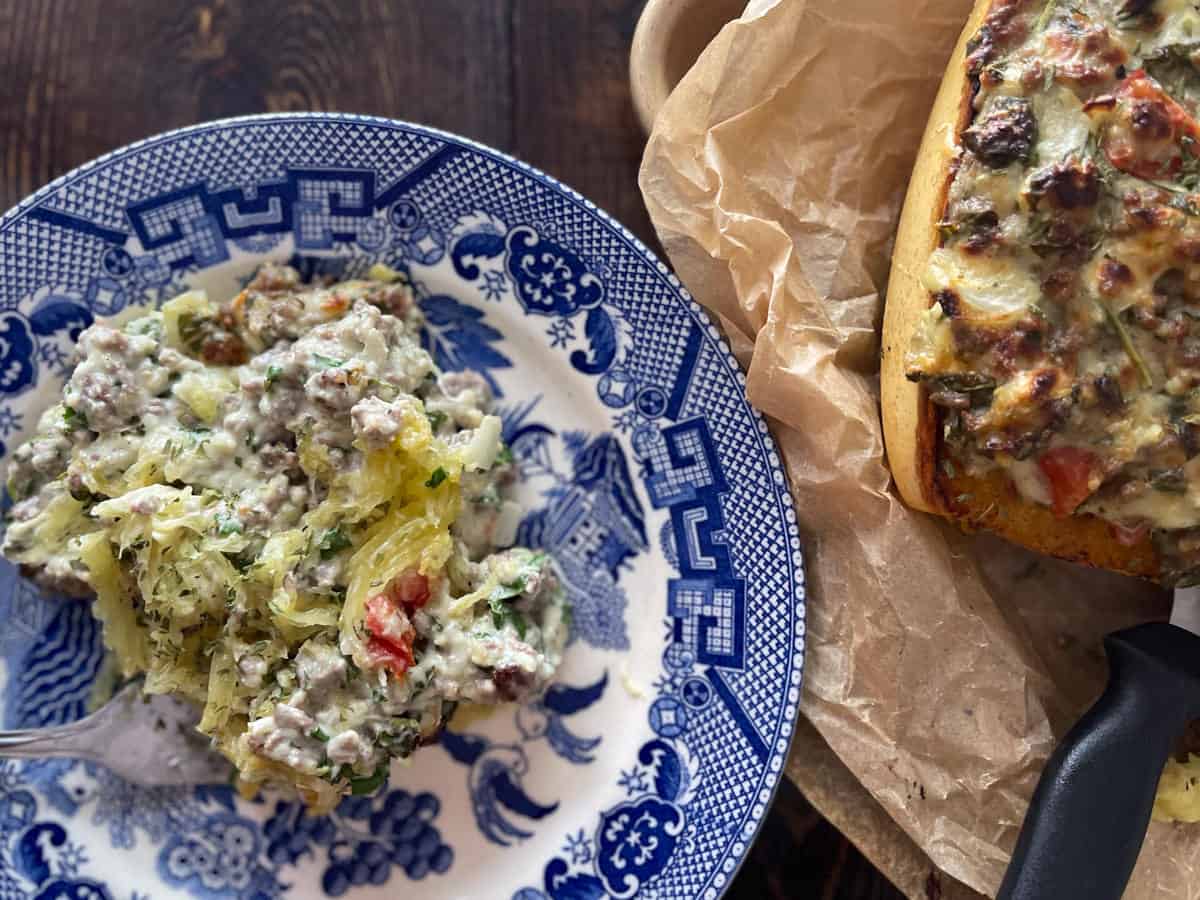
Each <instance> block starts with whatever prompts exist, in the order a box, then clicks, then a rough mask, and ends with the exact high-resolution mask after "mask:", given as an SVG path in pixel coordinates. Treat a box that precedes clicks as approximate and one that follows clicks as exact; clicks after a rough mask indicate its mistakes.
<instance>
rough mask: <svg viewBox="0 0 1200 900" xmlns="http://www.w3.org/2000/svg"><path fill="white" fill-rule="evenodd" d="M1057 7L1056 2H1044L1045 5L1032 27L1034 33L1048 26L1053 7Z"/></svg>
mask: <svg viewBox="0 0 1200 900" xmlns="http://www.w3.org/2000/svg"><path fill="white" fill-rule="evenodd" d="M1057 5H1058V0H1046V5H1045V6H1044V7H1042V12H1041V15H1039V16H1038V18H1037V22H1036V23H1035V24H1034V26H1033V30H1034V31H1042V30H1044V29H1045V27H1046V26H1047V25H1049V24H1050V17H1051V16H1052V15H1053V14H1054V7H1055V6H1057Z"/></svg>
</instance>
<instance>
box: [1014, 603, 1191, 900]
mask: <svg viewBox="0 0 1200 900" xmlns="http://www.w3.org/2000/svg"><path fill="white" fill-rule="evenodd" d="M1104 650H1105V653H1106V654H1107V655H1108V664H1109V677H1108V687H1107V688H1106V689H1105V691H1104V693H1103V695H1101V697H1100V699H1099V700H1097V701H1096V703H1095V705H1094V706H1092V708H1091V709H1089V710H1088V711H1087V713H1085V714H1084V716H1083V718H1082V719H1080V720H1079V722H1077V723H1076V724H1075V726H1074V727H1073V728H1072V729H1071V731H1070V732H1069V733H1068V734H1067V736H1066V737H1065V738H1064V739H1063V741H1062V743H1060V744H1059V745H1058V748H1057V749H1056V750H1055V751H1054V755H1053V756H1051V757H1050V761H1049V762H1048V763H1047V764H1046V768H1045V770H1044V771H1043V772H1042V776H1041V780H1040V781H1039V782H1038V786H1037V790H1036V791H1035V792H1034V795H1033V800H1032V801H1031V802H1030V805H1029V811H1028V813H1027V814H1026V816H1025V824H1024V825H1022V827H1021V833H1020V835H1019V837H1018V838H1017V846H1016V848H1015V849H1014V850H1013V856H1012V862H1011V863H1010V864H1009V867H1008V871H1007V872H1006V873H1005V876H1004V882H1003V883H1002V884H1001V886H1000V893H999V894H997V900H1109V898H1111V900H1119V898H1120V896H1121V894H1122V892H1123V891H1124V890H1125V885H1126V883H1127V882H1128V881H1129V876H1130V874H1131V873H1132V871H1133V864H1134V862H1135V861H1136V860H1137V855H1138V851H1139V850H1140V849H1141V846H1142V841H1143V839H1144V838H1145V836H1146V828H1147V826H1148V825H1149V823H1150V812H1151V809H1152V807H1153V805H1154V794H1155V790H1156V788H1157V786H1158V778H1159V775H1160V774H1162V767H1163V765H1164V763H1165V762H1166V760H1167V756H1168V754H1169V753H1170V752H1171V747H1172V745H1173V743H1174V742H1175V740H1176V739H1177V738H1178V737H1179V735H1180V734H1181V733H1182V732H1183V729H1184V727H1185V726H1186V725H1187V724H1188V722H1189V721H1191V720H1192V719H1194V718H1197V717H1200V637H1197V636H1196V635H1194V634H1192V633H1191V632H1189V631H1185V630H1184V629H1182V628H1177V627H1175V626H1174V625H1168V624H1166V623H1165V622H1159V623H1152V624H1148V625H1139V626H1137V627H1136V628H1130V629H1128V630H1126V631H1120V632H1117V633H1116V634H1112V635H1109V636H1108V637H1107V638H1105V640H1104Z"/></svg>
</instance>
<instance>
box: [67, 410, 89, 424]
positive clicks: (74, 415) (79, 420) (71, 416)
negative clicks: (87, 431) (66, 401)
mask: <svg viewBox="0 0 1200 900" xmlns="http://www.w3.org/2000/svg"><path fill="white" fill-rule="evenodd" d="M63 423H64V424H65V425H66V426H67V427H68V428H87V416H85V415H84V414H83V413H81V412H79V411H78V410H76V409H73V408H72V407H70V406H64V407H63Z"/></svg>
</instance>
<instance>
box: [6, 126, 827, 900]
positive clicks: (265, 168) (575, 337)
mask: <svg viewBox="0 0 1200 900" xmlns="http://www.w3.org/2000/svg"><path fill="white" fill-rule="evenodd" d="M265 259H272V260H281V261H289V262H291V264H292V265H295V266H296V267H297V268H299V269H300V271H301V272H302V273H303V274H304V275H305V276H306V277H314V276H332V277H348V276H353V275H356V274H359V273H362V272H364V271H366V269H367V268H369V267H370V266H371V265H372V264H374V263H376V262H384V263H387V264H388V265H391V266H393V267H395V268H398V269H401V270H403V271H405V272H406V273H407V274H408V276H409V277H410V279H411V280H412V283H413V284H414V287H415V290H416V293H417V300H418V303H419V304H420V306H421V308H422V310H423V311H424V313H425V318H426V323H427V324H426V331H425V334H424V336H423V340H424V342H425V346H426V347H427V348H428V349H429V350H430V352H431V353H432V354H433V356H434V357H435V359H436V360H437V363H438V365H439V366H441V367H442V368H443V369H447V370H456V369H464V368H470V369H475V370H478V371H479V372H481V373H483V374H484V375H485V377H487V379H488V380H489V382H490V383H491V384H492V387H493V388H494V390H495V392H496V395H497V397H498V398H499V399H498V404H499V412H500V414H501V417H502V420H503V423H504V436H505V439H506V441H507V442H508V443H509V445H510V446H511V447H512V449H513V453H514V457H515V459H516V461H517V463H518V464H519V466H520V468H521V472H522V475H523V479H522V481H521V484H520V487H519V494H520V496H519V499H520V500H521V501H522V502H523V504H524V505H525V508H526V510H527V512H526V514H525V516H524V518H523V520H522V521H521V523H520V527H519V536H520V540H521V541H523V542H527V543H529V544H531V545H535V546H539V547H544V548H546V549H548V550H550V551H552V552H553V554H554V555H555V557H556V559H557V560H558V561H559V563H560V567H561V569H562V574H563V578H564V582H565V584H566V586H567V590H568V592H569V593H570V596H571V600H572V603H573V604H574V620H573V624H572V633H571V642H570V645H569V649H568V653H567V658H566V661H565V662H564V665H563V669H562V672H561V673H560V676H559V680H558V682H557V683H556V684H555V685H554V686H553V687H552V688H551V689H550V690H549V691H548V692H547V693H546V695H545V696H544V697H543V698H541V700H539V701H538V702H537V703H534V704H531V705H529V706H526V707H522V708H519V709H502V710H499V711H496V712H494V713H492V714H491V715H489V716H486V717H483V718H478V717H465V718H462V717H460V718H456V719H455V721H454V722H453V723H452V724H451V727H450V728H449V729H448V730H447V732H446V733H445V735H444V736H443V737H442V739H441V741H440V742H439V744H438V745H436V746H432V747H428V748H425V749H423V750H421V751H420V752H419V753H418V755H417V758H416V761H415V764H414V765H412V766H409V767H406V766H401V765H397V766H395V767H394V770H393V772H392V775H391V780H390V784H389V785H388V786H387V787H386V788H385V789H383V790H382V791H380V793H379V794H378V795H376V796H374V797H352V798H347V799H346V800H345V801H344V802H343V803H342V804H341V805H340V806H339V807H338V808H337V809H336V810H335V811H334V812H333V813H331V814H330V815H327V816H322V817H319V818H314V817H309V816H305V815H303V814H302V813H301V810H300V809H299V807H298V806H297V805H296V804H294V803H290V802H287V801H285V800H282V799H280V798H278V797H272V796H264V797H259V798H257V799H255V800H252V801H247V800H243V799H241V798H238V797H236V796H235V795H234V794H233V792H232V791H231V790H230V789H229V788H228V787H224V786H219V785H212V786H198V787H195V788H154V789H150V788H142V787H137V786H134V785H130V784H127V783H125V782H123V781H121V780H120V779H118V778H116V777H115V776H113V775H112V774H111V773H109V772H108V771H106V770H105V769H103V768H102V767H99V766H96V765H95V764H92V763H85V762H79V761H72V760H43V761H36V762H29V763H23V764H16V763H3V762H0V900H28V898H37V900H49V898H63V900H67V898H72V900H73V898H79V900H84V898H88V900H127V898H128V900H150V898H158V897H200V898H238V900H271V898H280V897H288V898H292V897H342V896H357V895H358V892H359V891H360V890H365V891H368V892H369V891H370V889H371V886H379V885H384V884H388V885H395V886H396V888H395V889H396V890H401V891H411V890H413V889H417V890H419V891H420V892H421V894H422V896H433V895H438V896H455V897H480V898H483V897H486V898H492V897H498V896H503V897H513V898H515V900H567V898H572V900H582V898H602V897H619V898H628V897H633V896H638V897H647V898H653V897H659V898H666V897H670V898H676V897H705V898H713V897H716V896H717V895H718V894H719V893H720V892H721V891H722V890H723V888H724V887H725V886H726V885H727V884H728V882H729V879H730V877H731V875H732V873H733V871H734V869H735V868H736V867H737V865H738V864H739V862H740V860H741V858H742V857H743V856H744V855H745V852H746V848H747V846H748V844H749V842H750V840H751V839H752V837H753V835H754V832H755V830H756V829H757V827H758V825H759V823H760V822H761V819H762V817H763V814H764V812H765V810H766V807H767V804H768V803H769V800H770V797H771V794H772V791H773V789H774V787H775V785H776V784H777V782H778V780H779V778H780V777H781V772H782V768H783V763H784V760H785V758H786V753H787V748H788V743H789V739H790V736H791V729H792V726H793V725H794V722H795V718H796V714H797V704H798V701H799V690H800V679H801V668H802V664H803V653H804V576H803V563H802V559H801V554H800V543H799V537H798V535H797V532H796V525H795V515H794V513H793V511H792V508H791V501H790V498H789V496H788V493H787V489H786V484H785V481H784V476H783V472H782V469H781V467H780V463H779V457H778V455H777V453H776V451H775V449H774V447H773V445H772V443H771V439H770V436H769V434H768V432H767V428H766V425H765V424H764V422H763V421H762V419H761V418H760V417H759V416H758V415H757V414H756V413H755V412H754V411H753V409H751V407H750V406H749V405H748V404H747V402H746V399H745V392H744V379H743V377H742V375H741V373H740V372H739V371H738V369H737V366H736V363H735V362H734V360H733V359H732V356H731V355H730V353H729V351H728V349H727V347H726V346H725V345H724V343H723V342H722V341H721V339H720V337H719V335H718V333H717V332H716V330H715V329H714V328H713V326H712V325H711V324H710V323H709V322H708V320H707V318H706V317H705V315H704V314H703V313H702V312H701V311H700V309H699V307H697V306H696V305H695V304H694V303H693V302H692V301H691V300H690V298H689V297H688V296H687V293H686V292H685V291H684V290H683V288H682V287H681V286H680V284H679V282H678V280H677V279H675V277H674V276H673V275H671V274H670V272H669V271H668V270H667V268H666V267H665V266H664V265H663V264H662V263H660V262H658V261H657V260H656V259H654V257H653V256H652V255H651V254H650V253H649V252H648V251H647V250H646V248H645V247H644V246H643V245H642V244H640V243H639V242H638V241H637V240H636V239H635V238H634V237H633V236H632V235H631V234H630V233H629V232H628V230H626V229H624V228H622V227H621V226H620V225H619V224H617V223H615V222H613V221H612V220H611V219H609V218H608V217H607V216H606V215H605V214H604V213H602V212H600V211H599V210H597V209H596V208H595V206H594V205H592V204H591V203H589V202H588V201H587V200H585V199H583V198H582V197H580V196H579V195H578V194H576V193H575V192H573V191H571V190H570V189H569V188H565V187H563V186H562V185H560V184H558V183H557V182H555V181H554V180H553V179H551V178H549V177H547V176H545V175H543V174H542V173H540V172H537V171H536V170H533V169H531V168H529V167H528V166H525V165H523V164H521V163H519V162H517V161H515V160H512V159H511V158H509V157H506V156H504V155H502V154H500V153H497V152H495V151H493V150H489V149H487V148H485V147H481V146H478V145H476V144H473V143H471V142H469V141H466V140H463V139H461V138H456V137H454V136H452V135H447V134H443V133H440V132H436V131H433V130H430V129H426V128H420V127H417V126H412V125H407V124H403V123H398V122H391V121H386V120H381V119H371V118H365V117H358V116H347V115H334V114H301V115H292V116H261V117H249V118H245V119H233V120H228V121H224V122H215V123H211V124H208V125H202V126H197V127H195V128H190V129H185V130H182V131H178V132H173V133H170V134H166V135H160V136H158V137H154V138H150V139H147V140H145V141H142V142H140V143H138V144H134V145H131V146H129V147H126V148H123V149H121V150H118V151H116V152H114V153H112V154H109V155H108V156H105V157H103V158H101V159H99V160H96V161H95V162H92V163H89V164H88V165H86V166H84V167H82V168H80V169H78V170H76V171H74V172H72V173H70V174H68V175H66V176H64V177H63V178H60V179H59V180H58V181H56V182H54V183H53V184H51V185H49V186H48V187H46V188H44V189H43V190H41V191H39V192H38V193H37V194H35V195H34V196H33V197H31V198H30V199H29V200H27V201H26V202H24V203H23V204H21V205H20V206H19V207H17V208H16V209H14V210H12V211H11V212H9V213H8V214H7V215H6V216H5V217H4V218H3V219H2V220H0V439H2V440H0V456H3V455H4V454H5V453H7V450H8V448H10V447H12V446H14V445H15V444H16V443H17V442H19V441H20V440H21V439H22V438H23V437H24V436H26V435H27V434H29V433H30V431H31V430H32V428H33V426H34V425H35V424H36V421H37V417H38V414H39V413H40V411H41V410H42V409H43V408H44V407H45V406H46V405H48V404H49V403H51V402H53V400H54V398H55V396H56V395H57V394H58V393H59V391H60V390H61V385H62V381H63V379H64V378H65V377H66V375H67V374H68V372H69V368H70V365H71V351H72V347H73V344H74V341H75V338H76V337H77V336H78V334H79V331H80V330H81V329H82V328H85V327H86V326H87V325H89V324H90V323H91V322H92V321H93V319H94V318H95V317H100V316H111V315H115V314H117V313H120V312H122V311H124V310H126V308H127V307H130V306H144V305H154V304H159V303H162V302H163V301H164V300H166V299H168V298H170V297H172V296H175V295H177V294H178V293H180V292H182V291H183V290H186V289H190V288H192V287H203V288H206V289H208V290H209V291H210V292H211V293H213V294H214V295H218V296H220V295H228V294H231V293H232V292H233V291H235V290H237V288H238V286H239V285H241V284H244V283H245V281H246V279H247V278H248V277H249V276H250V274H251V273H252V271H253V270H254V268H255V267H256V265H258V264H259V263H260V262H261V261H263V260H265ZM0 582H2V583H0V618H2V619H3V621H4V622H5V623H6V628H5V629H4V630H3V631H2V632H0V663H2V672H3V675H2V676H0V700H2V701H3V702H2V707H0V708H2V709H3V711H4V719H5V725H7V726H9V727H12V726H29V725H46V724H52V723H55V722H63V721H68V720H70V719H73V718H76V717H78V716H79V715H82V714H83V713H84V711H85V710H86V708H87V704H88V699H89V697H90V694H91V690H92V682H93V681H94V680H95V678H96V677H97V676H98V674H99V672H100V671H101V669H102V664H103V649H102V645H101V642H100V633H99V629H98V627H97V626H96V624H95V622H94V621H93V620H92V619H91V617H90V614H89V613H88V611H87V608H86V606H85V605H82V604H79V603H74V602H70V601H63V600H52V599H47V598H43V597H41V596H39V595H38V594H37V592H36V591H34V590H33V589H32V588H31V587H30V586H29V585H28V584H27V583H25V582H24V581H22V580H21V579H20V577H19V576H18V575H17V573H16V572H15V571H14V570H13V569H12V568H11V567H9V566H7V565H3V566H0ZM418 885H419V888H418V887H417V886H418Z"/></svg>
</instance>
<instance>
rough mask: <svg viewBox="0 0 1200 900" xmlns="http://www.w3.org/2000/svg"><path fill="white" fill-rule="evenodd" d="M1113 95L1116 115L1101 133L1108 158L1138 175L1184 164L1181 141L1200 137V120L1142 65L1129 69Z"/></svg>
mask: <svg viewBox="0 0 1200 900" xmlns="http://www.w3.org/2000/svg"><path fill="white" fill-rule="evenodd" d="M1113 96H1114V97H1115V98H1116V100H1117V117H1116V119H1115V120H1113V121H1112V123H1111V125H1110V126H1109V128H1108V130H1107V131H1106V133H1105V137H1104V153H1105V155H1106V156H1107V157H1108V159H1109V161H1110V162H1111V163H1112V164H1113V165H1114V166H1116V167H1117V168H1118V169H1120V170H1121V171H1122V172H1128V173H1129V174H1130V175H1135V176H1137V177H1138V178H1150V179H1155V178H1169V177H1171V176H1173V175H1175V174H1177V173H1178V172H1179V169H1180V167H1181V166H1182V165H1183V141H1184V139H1185V138H1186V139H1188V140H1192V141H1196V140H1200V124H1197V122H1196V120H1195V119H1193V118H1192V117H1191V116H1190V115H1189V114H1188V112H1187V110H1186V109H1184V108H1183V107H1182V106H1180V105H1179V104H1178V103H1176V102H1175V100H1173V99H1172V98H1171V97H1170V96H1169V95H1168V94H1167V93H1166V92H1164V91H1163V89H1162V88H1161V87H1159V86H1158V83H1157V82H1156V81H1155V80H1154V79H1153V78H1151V77H1150V76H1149V75H1147V74H1146V72H1145V70H1143V69H1137V70H1136V71H1134V72H1131V73H1130V74H1129V76H1128V77H1127V78H1126V79H1125V80H1124V81H1122V82H1121V83H1120V84H1119V85H1118V86H1117V89H1116V90H1115V91H1114V92H1113Z"/></svg>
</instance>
